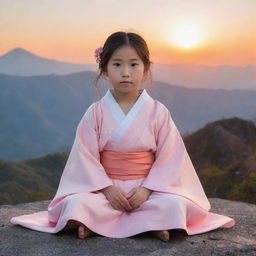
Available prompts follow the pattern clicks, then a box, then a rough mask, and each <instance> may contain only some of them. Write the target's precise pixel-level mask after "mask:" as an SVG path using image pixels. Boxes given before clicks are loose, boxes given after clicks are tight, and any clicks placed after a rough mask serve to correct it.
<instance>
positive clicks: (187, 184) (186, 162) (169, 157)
mask: <svg viewBox="0 0 256 256" xmlns="http://www.w3.org/2000/svg"><path fill="white" fill-rule="evenodd" d="M157 117H158V124H159V125H158V133H157V143H156V144H157V149H156V152H155V161H154V163H153V165H152V167H151V170H150V172H149V174H148V176H147V177H146V178H145V180H144V181H143V183H142V185H141V186H143V187H145V188H148V189H151V190H153V191H159V192H164V193H173V194H177V195H181V196H183V197H186V198H187V199H190V200H191V201H193V202H194V203H196V204H197V205H199V206H200V207H202V208H203V209H205V210H210V203H209V201H208V199H207V197H206V195H205V192H204V190H203V187H202V185H201V183H200V180H199V178H198V176H197V173H196V171H195V169H194V166H193V164H192V162H191V159H190V157H189V155H188V153H187V150H186V147H185V145H184V142H183V139H182V137H181V135H180V133H179V131H178V129H177V127H176V125H175V123H174V121H173V119H172V117H171V114H170V112H169V110H168V109H167V108H166V107H164V109H162V111H161V112H159V114H158V115H157Z"/></svg>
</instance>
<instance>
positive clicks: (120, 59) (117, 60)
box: [112, 58, 139, 61]
mask: <svg viewBox="0 0 256 256" xmlns="http://www.w3.org/2000/svg"><path fill="white" fill-rule="evenodd" d="M134 60H137V61H139V59H135V58H134V59H130V61H134ZM112 61H122V59H117V58H115V59H112Z"/></svg>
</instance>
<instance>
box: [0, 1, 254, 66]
mask: <svg viewBox="0 0 256 256" xmlns="http://www.w3.org/2000/svg"><path fill="white" fill-rule="evenodd" d="M255 14H256V1H254V0H225V1H220V0H215V1H211V0H204V1H202V0H190V1H180V0H147V1H137V0H129V1H117V0H86V1H85V0H72V1H70V0H62V1H50V0H44V1H43V0H41V1H33V0H23V1H19V0H12V1H1V0H0V31H1V40H0V55H3V54H4V53H6V52H8V51H10V50H12V49H13V48H15V47H21V48H24V49H26V50H28V51H30V52H32V53H34V54H37V55H40V56H42V57H45V58H50V59H56V60H60V61H66V62H72V63H95V61H94V56H93V55H94V49H95V48H97V47H98V46H102V45H103V43H104V41H105V39H106V38H107V36H108V35H110V34H111V33H113V32H116V31H119V30H125V31H132V32H136V33H139V34H140V35H142V36H143V37H144V38H145V40H146V41H147V43H148V46H149V49H150V52H151V60H152V61H153V62H154V63H172V64H174V63H194V64H202V65H210V66H216V65H237V66H245V65H256V50H255V45H256V33H255V30H256V18H255V16H256V15H255Z"/></svg>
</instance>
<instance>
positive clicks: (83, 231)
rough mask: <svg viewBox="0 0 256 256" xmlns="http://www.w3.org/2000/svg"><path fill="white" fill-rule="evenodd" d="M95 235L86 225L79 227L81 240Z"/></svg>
mask: <svg viewBox="0 0 256 256" xmlns="http://www.w3.org/2000/svg"><path fill="white" fill-rule="evenodd" d="M92 234H93V231H91V230H90V229H89V228H87V227H86V226H84V225H80V226H79V227H78V236H79V238H82V239H83V238H85V237H88V236H91V235H92Z"/></svg>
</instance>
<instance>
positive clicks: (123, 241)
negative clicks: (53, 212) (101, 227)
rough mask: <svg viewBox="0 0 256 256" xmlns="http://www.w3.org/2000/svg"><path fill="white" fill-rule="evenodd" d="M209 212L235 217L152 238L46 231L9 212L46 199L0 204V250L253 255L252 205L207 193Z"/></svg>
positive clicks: (42, 205)
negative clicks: (205, 228) (209, 227)
mask: <svg viewBox="0 0 256 256" xmlns="http://www.w3.org/2000/svg"><path fill="white" fill-rule="evenodd" d="M209 200H210V203H211V206H212V208H211V212H215V213H219V214H223V215H227V216H229V217H231V218H233V219H235V221H236V225H235V226H234V227H232V228H229V229H225V228H219V229H216V230H213V231H210V232H206V233H203V234H199V235H193V236H188V235H187V233H186V232H185V231H182V230H170V241H169V242H167V243H165V242H162V241H160V240H157V239H156V238H155V237H153V236H152V234H151V233H149V232H145V233H141V234H138V235H136V236H133V237H129V238H107V237H104V236H100V235H95V236H92V237H89V238H87V239H84V240H83V239H78V238H77V232H76V230H66V231H61V232H59V233H58V234H48V233H43V232H38V231H34V230H30V229H27V228H24V227H22V226H19V225H16V226H15V225H13V224H11V223H10V222H9V220H10V219H11V217H13V216H18V215H23V214H29V213H33V212H35V211H42V210H46V209H47V205H48V204H49V202H50V201H38V202H32V203H24V204H17V205H1V206H0V216H1V218H0V256H6V255H12V256H15V255H19V256H21V255H26V256H30V255H40V256H44V255H47V256H52V255H62V256H65V255H67V256H73V255H74V256H80V255H83V256H85V255H90V256H94V255H95V256H96V255H97V256H99V255H100V256H103V255H107V256H110V255H111V256H112V255H120V256H121V255H123V256H124V255H129V256H130V255H133V256H135V255H147V256H158V255H159V256H160V255H161V256H165V255H168V256H170V255H175V256H180V255H182V256H183V255H186V256H189V255H198V256H200V255H207V256H209V255H236V256H238V255H246V256H248V255H256V205H254V204H248V203H243V202H238V201H229V200H224V199H219V198H209Z"/></svg>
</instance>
